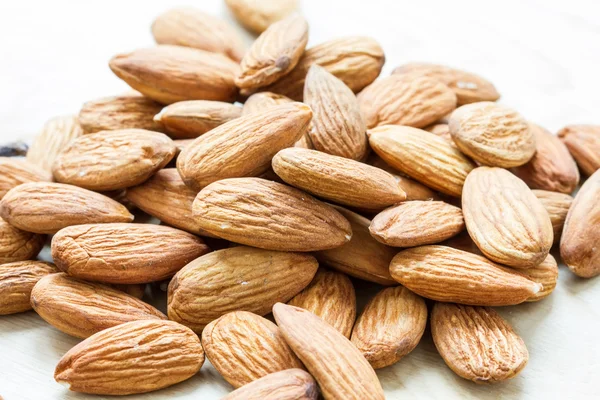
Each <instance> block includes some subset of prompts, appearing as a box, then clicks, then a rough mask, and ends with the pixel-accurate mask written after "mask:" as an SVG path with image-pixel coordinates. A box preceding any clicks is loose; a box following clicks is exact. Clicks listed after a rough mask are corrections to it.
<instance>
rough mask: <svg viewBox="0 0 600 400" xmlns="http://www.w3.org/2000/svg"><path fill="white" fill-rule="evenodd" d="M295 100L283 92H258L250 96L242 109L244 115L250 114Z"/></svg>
mask: <svg viewBox="0 0 600 400" xmlns="http://www.w3.org/2000/svg"><path fill="white" fill-rule="evenodd" d="M293 101H294V100H292V99H290V98H289V97H285V96H283V95H281V94H277V93H271V92H258V93H254V94H253V95H252V96H250V97H248V100H246V102H245V103H244V108H243V109H242V115H248V114H252V113H255V112H261V111H265V110H267V109H268V108H271V107H274V106H278V105H280V104H286V103H291V102H293Z"/></svg>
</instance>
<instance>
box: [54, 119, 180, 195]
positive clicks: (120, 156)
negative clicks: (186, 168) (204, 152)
mask: <svg viewBox="0 0 600 400" xmlns="http://www.w3.org/2000/svg"><path fill="white" fill-rule="evenodd" d="M175 151H176V149H175V144H174V143H173V141H172V140H171V139H169V138H168V137H167V136H166V135H164V134H162V133H158V132H152V131H146V130H143V129H122V130H116V131H103V132H98V133H93V134H91V135H85V136H82V137H80V138H77V139H75V140H73V141H72V142H71V143H70V145H69V146H68V147H67V148H66V149H64V150H63V151H62V153H61V154H60V155H59V156H58V157H57V158H56V161H55V162H54V166H53V167H52V172H53V174H54V178H55V179H56V180H57V181H58V182H61V183H68V184H71V185H76V186H79V187H82V188H85V189H90V190H97V191H106V190H119V189H125V188H128V187H130V186H135V185H139V184H140V183H142V182H144V181H145V180H147V179H148V178H150V177H151V176H152V175H153V174H154V173H155V172H156V171H158V170H159V169H161V168H163V167H164V166H165V165H167V164H168V163H169V161H171V159H172V158H173V157H174V156H175Z"/></svg>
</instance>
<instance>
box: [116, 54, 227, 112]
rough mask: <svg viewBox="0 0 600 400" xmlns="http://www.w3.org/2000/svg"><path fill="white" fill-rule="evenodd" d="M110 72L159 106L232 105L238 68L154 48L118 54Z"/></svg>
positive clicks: (212, 57) (217, 58)
mask: <svg viewBox="0 0 600 400" xmlns="http://www.w3.org/2000/svg"><path fill="white" fill-rule="evenodd" d="M109 66H110V69H111V70H112V71H113V72H114V73H115V75H117V76H118V77H119V78H121V79H122V80H124V81H125V83H127V84H128V85H129V86H131V87H132V88H133V89H135V90H137V91H139V92H141V93H142V94H143V95H144V96H147V97H149V98H151V99H153V100H155V101H158V102H159V103H163V104H171V103H175V102H178V101H184V100H217V101H233V100H234V99H235V97H236V95H237V88H236V87H235V83H234V77H235V76H236V75H237V74H238V71H239V66H238V64H237V63H236V62H234V61H232V60H231V59H229V58H227V57H226V56H224V55H221V54H216V53H210V52H207V51H204V50H198V49H192V48H189V47H181V46H171V45H158V46H155V47H151V48H146V49H139V50H135V51H132V52H130V53H125V54H119V55H117V56H115V57H113V58H112V59H111V60H110V63H109Z"/></svg>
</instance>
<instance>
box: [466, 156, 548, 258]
mask: <svg viewBox="0 0 600 400" xmlns="http://www.w3.org/2000/svg"><path fill="white" fill-rule="evenodd" d="M462 209H463V215H464V218H465V223H466V225H467V230H468V231H469V235H471V238H473V241H474V242H475V244H477V247H479V249H480V250H481V251H482V252H483V254H484V255H485V256H486V257H487V258H489V259H490V260H492V261H496V262H498V263H500V264H504V265H508V266H511V267H515V268H530V267H534V266H536V265H538V264H539V263H541V262H542V261H544V259H545V258H546V256H547V255H548V252H549V251H550V248H551V247H552V243H553V240H554V235H553V228H552V222H551V221H550V217H549V216H548V212H546V209H545V208H544V206H543V205H542V203H541V202H540V201H539V200H538V198H537V197H536V196H535V195H534V194H533V193H532V192H531V190H530V189H529V188H528V187H527V185H526V184H525V183H524V182H523V181H522V180H520V179H519V178H517V177H516V176H514V175H513V174H511V173H510V172H508V171H507V170H505V169H502V168H490V167H479V168H476V169H474V170H473V171H472V172H471V173H470V174H469V176H468V177H467V180H466V181H465V187H464V189H463V196H462Z"/></svg>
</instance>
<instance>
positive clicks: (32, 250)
mask: <svg viewBox="0 0 600 400" xmlns="http://www.w3.org/2000/svg"><path fill="white" fill-rule="evenodd" d="M45 241H46V236H45V235H40V234H37V233H31V232H26V231H23V230H21V229H19V228H16V227H14V226H12V225H11V224H9V223H8V222H6V221H5V220H3V219H2V218H0V264H4V263H10V262H14V261H24V260H30V259H32V258H35V257H36V256H37V255H38V253H39V252H40V250H42V247H44V242H45Z"/></svg>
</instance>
